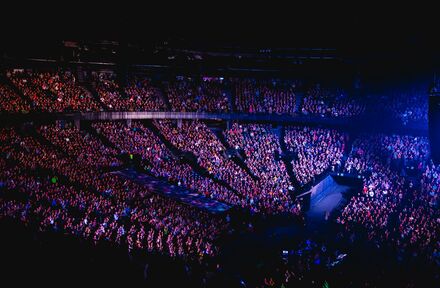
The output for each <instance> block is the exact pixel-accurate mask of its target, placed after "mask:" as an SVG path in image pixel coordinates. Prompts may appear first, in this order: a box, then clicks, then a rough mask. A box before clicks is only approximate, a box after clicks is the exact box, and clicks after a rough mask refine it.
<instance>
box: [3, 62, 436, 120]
mask: <svg viewBox="0 0 440 288" xmlns="http://www.w3.org/2000/svg"><path fill="white" fill-rule="evenodd" d="M5 74H6V76H7V78H8V79H9V80H10V82H11V83H12V85H14V86H16V87H17V88H18V90H19V91H20V93H22V94H23V96H24V99H21V96H20V95H16V93H15V92H14V91H13V90H11V89H9V88H7V85H5V84H2V88H1V90H0V93H1V96H2V97H1V102H0V104H1V105H2V106H0V108H1V109H2V110H3V111H9V112H21V111H29V110H34V111H44V112H71V111H81V112H88V111H168V110H169V111H173V112H214V113H215V112H224V113H227V112H233V111H234V112H245V113H270V114H290V115H292V114H294V113H296V112H300V113H302V114H305V115H320V116H323V117H330V118H337V117H357V116H365V115H387V116H390V117H391V118H394V119H396V120H398V121H399V122H401V123H403V124H405V125H406V124H408V123H427V121H428V97H427V88H426V87H424V86H423V87H422V85H418V86H417V85H413V86H414V87H413V86H411V87H404V88H399V87H394V88H393V89H388V90H389V91H385V92H383V93H379V94H377V93H376V94H377V95H376V94H374V93H373V94H371V93H369V92H367V95H366V97H359V96H355V95H353V93H354V92H353V93H349V92H347V90H346V89H343V88H328V87H324V86H322V85H321V84H319V83H315V84H313V85H303V84H301V82H300V81H295V80H282V79H269V80H268V79H257V78H254V79H252V78H223V77H206V76H205V77H186V76H177V77H174V78H173V77H172V78H170V79H167V78H163V79H161V80H160V81H152V80H151V79H150V78H149V76H146V75H143V76H140V75H137V76H136V75H130V76H129V77H128V80H127V83H126V84H124V85H121V84H120V83H119V81H118V78H117V77H116V74H115V73H114V72H112V71H100V72H96V71H88V73H87V75H89V76H84V77H81V79H82V82H81V83H79V81H77V78H78V77H77V76H76V74H75V72H73V71H70V70H57V71H56V72H54V71H51V72H40V71H37V70H34V71H33V70H28V69H10V70H7V71H6V73H5ZM83 78H84V79H83ZM92 90H93V91H92ZM300 94H301V95H302V96H298V95H300ZM370 94H371V95H370ZM94 95H96V96H94ZM367 96H368V97H367ZM24 100H26V101H24Z"/></svg>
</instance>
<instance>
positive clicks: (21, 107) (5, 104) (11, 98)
mask: <svg viewBox="0 0 440 288" xmlns="http://www.w3.org/2000/svg"><path fill="white" fill-rule="evenodd" d="M0 109H1V111H6V112H10V113H14V112H29V111H30V110H31V107H30V105H29V104H28V103H27V102H26V101H25V100H24V99H22V98H21V97H20V95H18V94H17V93H15V92H14V91H13V90H12V89H11V87H9V86H8V85H6V84H3V83H0Z"/></svg>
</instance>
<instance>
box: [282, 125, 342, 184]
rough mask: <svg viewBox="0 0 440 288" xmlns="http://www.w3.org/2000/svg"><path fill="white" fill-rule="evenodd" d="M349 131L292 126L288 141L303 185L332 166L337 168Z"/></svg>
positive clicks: (338, 167) (288, 129) (295, 171)
mask: <svg viewBox="0 0 440 288" xmlns="http://www.w3.org/2000/svg"><path fill="white" fill-rule="evenodd" d="M347 137H348V136H347V134H345V133H341V132H339V131H337V130H333V129H325V128H309V127H288V128H286V134H285V137H284V142H285V143H286V148H287V150H288V151H290V152H293V153H294V154H295V157H294V158H293V160H292V162H291V164H292V169H293V172H294V174H295V177H296V179H297V181H298V182H299V184H300V185H302V186H303V185H305V184H308V183H310V182H312V181H313V180H314V179H315V177H317V176H318V175H321V174H322V173H323V172H325V171H327V170H328V169H331V171H337V170H339V169H340V166H341V164H342V156H343V153H344V150H345V147H346V146H345V145H346V142H347Z"/></svg>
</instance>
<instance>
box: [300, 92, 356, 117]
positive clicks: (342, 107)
mask: <svg viewBox="0 0 440 288" xmlns="http://www.w3.org/2000/svg"><path fill="white" fill-rule="evenodd" d="M301 107H302V108H301V112H302V113H304V114H318V115H321V116H327V117H352V116H358V115H362V114H363V113H364V112H365V103H362V101H360V99H356V98H351V97H350V96H349V95H348V94H347V93H346V92H344V91H342V90H339V89H337V90H336V91H333V90H331V89H325V88H323V87H321V85H319V84H317V85H315V86H313V87H312V88H310V89H308V90H307V91H306V94H305V96H304V98H303V101H302V106H301Z"/></svg>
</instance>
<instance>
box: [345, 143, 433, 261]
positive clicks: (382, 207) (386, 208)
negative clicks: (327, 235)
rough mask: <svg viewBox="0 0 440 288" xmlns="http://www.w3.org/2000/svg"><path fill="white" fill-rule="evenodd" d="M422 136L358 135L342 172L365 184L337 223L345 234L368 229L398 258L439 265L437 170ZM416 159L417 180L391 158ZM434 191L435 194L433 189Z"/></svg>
mask: <svg viewBox="0 0 440 288" xmlns="http://www.w3.org/2000/svg"><path fill="white" fill-rule="evenodd" d="M427 147H428V139H427V138H426V137H413V136H401V135H391V136H386V135H373V136H366V135H365V136H361V137H360V138H358V139H357V140H356V141H355V142H354V144H353V148H352V151H351V152H350V155H349V157H348V159H347V161H346V163H345V171H346V172H348V173H356V174H358V175H360V176H361V177H362V179H363V185H364V186H363V189H362V191H361V192H359V194H358V195H355V196H353V197H352V198H351V200H350V202H349V203H348V205H347V206H346V207H345V208H344V211H343V212H342V214H341V216H340V217H339V218H338V220H337V221H338V222H339V223H340V224H341V225H344V226H345V227H346V228H347V229H348V230H351V229H355V227H363V228H365V229H366V231H367V233H368V236H369V238H370V239H371V240H374V241H377V242H378V243H379V244H378V245H390V246H391V244H393V245H394V247H396V249H397V250H398V251H399V252H401V253H402V254H408V255H412V256H416V255H420V254H423V255H424V256H426V257H428V258H429V259H431V260H434V259H435V258H437V260H436V261H439V260H440V259H439V256H440V254H439V253H438V251H439V249H440V242H439V240H440V239H439V238H438V237H439V235H440V234H439V232H440V214H439V213H438V209H437V208H436V206H437V205H438V203H436V201H437V200H438V199H437V197H438V189H437V188H434V187H437V186H436V182H438V177H437V178H434V177H433V175H434V174H435V169H436V168H435V166H434V165H433V164H432V163H429V161H428V160H429V153H428V150H427ZM397 158H398V159H400V158H403V159H417V160H418V161H420V162H419V165H417V169H418V172H419V173H418V174H419V175H418V176H417V177H403V176H402V172H401V170H400V169H399V168H400V167H401V166H402V165H401V164H400V165H398V166H395V165H393V159H397ZM436 189H437V190H436Z"/></svg>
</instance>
